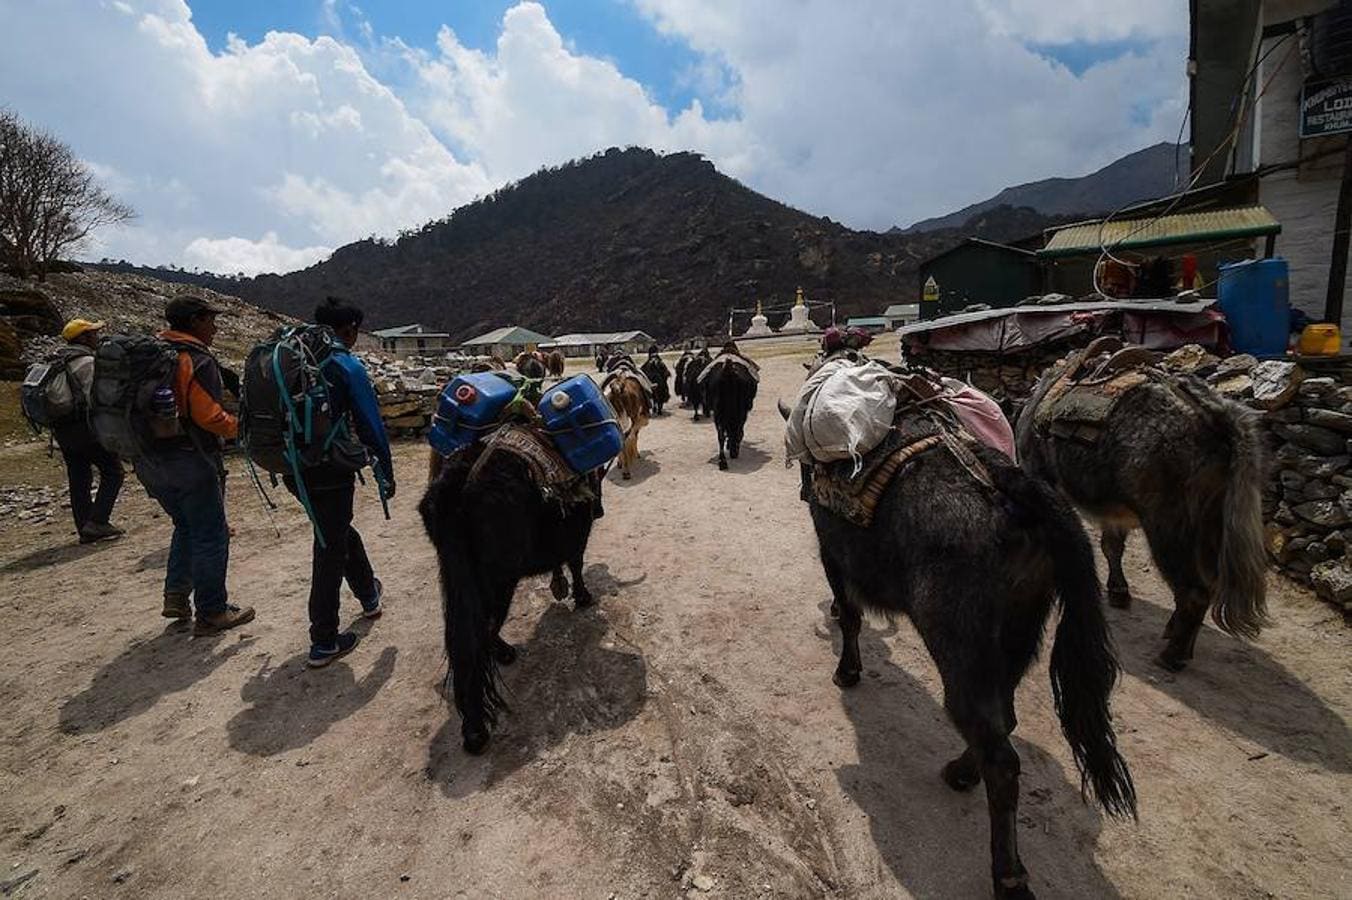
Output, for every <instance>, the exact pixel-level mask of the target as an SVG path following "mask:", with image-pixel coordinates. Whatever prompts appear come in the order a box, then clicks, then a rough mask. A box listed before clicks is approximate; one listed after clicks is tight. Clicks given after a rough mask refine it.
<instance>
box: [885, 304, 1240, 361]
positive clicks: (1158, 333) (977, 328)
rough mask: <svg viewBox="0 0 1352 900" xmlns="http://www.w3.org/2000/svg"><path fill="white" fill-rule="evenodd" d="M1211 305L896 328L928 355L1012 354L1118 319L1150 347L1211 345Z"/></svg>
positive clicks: (1057, 309)
mask: <svg viewBox="0 0 1352 900" xmlns="http://www.w3.org/2000/svg"><path fill="white" fill-rule="evenodd" d="M1215 302H1216V301H1215V300H1210V299H1204V300H1198V301H1195V302H1191V303H1178V302H1175V301H1166V300H1158V301H1148V300H1147V301H1102V302H1088V303H1064V304H1057V305H1054V306H1016V307H1012V308H1009V309H990V310H982V311H981V312H975V313H962V314H959V315H956V316H946V317H944V318H942V319H932V320H930V321H928V322H920V323H917V324H915V325H908V326H906V327H904V328H899V329H897V333H898V334H899V335H901V340H902V343H903V344H904V345H905V346H908V347H917V348H921V349H927V350H946V351H959V352H984V353H1016V352H1019V351H1023V350H1028V349H1030V348H1032V347H1037V346H1040V345H1042V344H1048V343H1051V342H1053V341H1057V340H1061V339H1063V338H1068V337H1070V336H1072V335H1074V334H1077V333H1079V332H1082V331H1089V330H1095V329H1097V327H1098V325H1099V323H1100V322H1101V321H1102V320H1103V318H1104V317H1105V316H1107V315H1109V314H1112V313H1120V314H1122V326H1123V327H1122V330H1123V333H1124V334H1126V335H1129V336H1130V339H1131V340H1132V341H1133V342H1135V343H1139V344H1142V345H1144V346H1147V347H1151V348H1155V349H1158V348H1170V349H1172V348H1173V347H1176V346H1180V344H1179V343H1177V342H1176V339H1177V338H1178V336H1179V335H1188V336H1190V340H1184V341H1182V343H1189V342H1192V343H1200V344H1202V345H1203V346H1214V345H1215V343H1216V339H1217V337H1218V325H1217V323H1218V322H1219V320H1220V319H1221V316H1220V314H1219V313H1218V312H1215V311H1213V310H1212V306H1213V305H1214V304H1215Z"/></svg>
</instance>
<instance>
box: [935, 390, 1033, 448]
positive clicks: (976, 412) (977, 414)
mask: <svg viewBox="0 0 1352 900" xmlns="http://www.w3.org/2000/svg"><path fill="white" fill-rule="evenodd" d="M944 388H945V389H946V390H945V391H944V400H945V401H946V402H947V403H948V405H949V407H951V408H952V410H953V413H954V414H955V415H956V416H957V417H958V418H959V419H960V420H961V421H962V424H963V427H964V428H966V429H967V430H968V431H970V432H971V433H972V436H973V437H975V438H976V439H977V440H979V441H980V442H981V443H983V444H985V445H986V446H987V447H990V448H991V449H992V450H999V451H1000V452H1001V453H1003V454H1004V455H1005V456H1008V457H1009V459H1010V461H1011V462H1015V461H1016V460H1015V458H1014V429H1013V428H1011V427H1010V425H1009V420H1008V419H1006V418H1005V414H1004V412H1003V411H1002V410H1001V409H1000V404H998V403H996V402H995V401H994V400H992V399H991V397H990V396H989V395H988V394H984V393H982V392H981V391H978V390H977V389H976V388H974V387H972V386H971V385H970V384H966V383H964V382H961V381H958V380H957V379H956V378H945V379H944Z"/></svg>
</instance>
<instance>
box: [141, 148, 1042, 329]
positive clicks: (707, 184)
mask: <svg viewBox="0 0 1352 900" xmlns="http://www.w3.org/2000/svg"><path fill="white" fill-rule="evenodd" d="M1047 221H1048V220H1047V218H1046V217H1044V216H1041V215H1039V214H1038V213H1036V212H1034V211H1031V210H1012V209H1004V208H1001V209H992V210H986V211H983V213H982V215H981V217H980V220H979V221H978V222H976V223H975V224H973V226H972V229H973V230H972V231H970V232H967V231H964V230H963V229H951V230H945V231H939V232H933V233H926V234H922V235H897V234H877V233H873V232H861V231H852V230H851V229H849V228H846V227H845V226H843V225H841V224H839V223H837V222H833V221H831V220H830V219H826V218H818V217H815V216H811V215H808V214H807V213H804V212H801V211H799V210H796V209H793V208H791V207H788V206H785V205H784V204H782V203H778V202H776V201H774V200H771V199H769V198H767V197H763V196H761V195H760V194H757V193H756V192H754V191H752V190H750V189H748V188H746V187H744V186H743V185H741V184H739V183H738V182H736V181H734V180H733V179H731V178H728V177H727V176H724V175H722V174H720V173H719V172H718V171H717V170H716V169H715V168H714V166H713V165H712V164H711V163H709V162H707V161H706V160H704V159H703V158H701V157H700V156H698V155H696V154H692V153H675V154H671V155H667V156H662V155H659V154H657V153H654V152H652V151H650V150H642V149H629V150H618V149H611V150H608V151H606V152H605V153H602V154H598V155H597V156H594V157H591V158H589V159H585V160H579V161H576V162H573V163H570V164H567V165H564V166H562V167H559V168H556V169H550V170H547V171H542V172H539V173H537V174H535V175H532V176H530V177H529V178H526V179H524V180H522V181H521V182H519V183H517V184H514V185H510V186H508V187H505V188H503V189H502V190H500V191H497V192H495V193H494V194H492V195H491V196H489V197H486V198H484V199H483V200H480V201H478V202H476V203H473V204H470V205H468V206H465V207H462V208H460V209H457V210H456V211H455V212H453V213H452V214H451V215H450V216H448V217H447V218H445V219H442V220H439V221H435V222H429V223H428V224H426V225H424V226H423V227H422V228H420V229H417V230H415V231H410V232H406V233H405V234H404V235H403V236H401V237H400V238H399V239H398V240H397V241H394V242H383V241H378V240H364V241H358V242H356V243H353V244H348V245H347V246H345V247H342V248H340V249H339V250H338V251H336V252H335V253H334V254H333V256H332V257H331V258H330V259H328V260H325V261H324V262H321V263H318V264H316V265H314V266H311V267H310V268H308V269H304V270H301V271H298V272H292V273H290V274H287V275H263V276H259V277H257V278H251V279H243V280H234V279H212V278H211V277H209V276H201V275H195V274H191V273H182V272H171V273H159V272H157V273H156V274H157V275H161V276H162V277H166V278H174V279H180V280H187V281H194V280H195V281H200V282H202V283H206V284H210V285H211V286H212V287H214V288H216V289H217V290H220V291H224V292H229V293H233V294H236V295H238V296H240V297H243V298H245V299H247V300H250V301H252V302H255V303H258V304H260V305H262V306H266V307H268V308H271V309H276V310H280V311H283V312H286V313H290V314H293V315H298V316H303V315H306V314H308V312H309V310H311V309H313V307H314V305H315V303H316V302H317V301H319V300H321V299H323V297H324V296H325V295H327V294H342V295H344V296H348V297H351V298H353V299H355V300H357V301H359V302H360V303H361V304H362V305H363V306H364V307H365V308H366V310H367V312H368V320H367V324H368V326H370V327H373V328H379V327H383V326H391V325H400V324H405V323H409V322H423V323H425V324H427V325H431V326H435V327H438V328H441V329H444V330H446V331H449V332H451V333H452V334H454V335H456V336H458V337H462V338H463V337H468V336H471V335H473V334H476V333H479V332H482V331H487V330H489V329H491V328H495V327H498V326H500V325H505V324H509V323H510V324H521V325H525V326H527V327H530V328H533V329H536V330H538V331H543V332H547V333H560V332H566V331H620V330H627V329H643V330H645V331H648V332H650V333H651V334H653V335H655V336H657V337H659V338H662V339H666V340H672V339H676V338H681V337H686V336H689V335H696V334H716V333H718V332H720V331H722V330H723V329H725V328H726V327H727V311H728V308H729V307H733V306H741V307H746V306H750V305H752V304H754V302H755V301H756V300H757V299H761V300H764V301H767V303H780V304H783V303H788V302H789V301H790V300H791V299H792V298H793V295H794V289H795V288H796V287H798V286H800V285H801V286H802V287H803V289H804V290H805V291H806V292H807V294H808V296H809V297H810V298H812V299H814V300H835V301H836V303H837V308H838V312H839V313H840V314H842V315H850V314H860V313H866V314H877V313H878V312H881V310H882V309H883V308H884V307H885V306H887V305H888V304H890V303H898V302H909V301H911V300H912V299H913V298H914V297H915V295H916V292H917V289H918V288H917V283H916V278H915V273H916V269H917V266H918V263H919V262H920V261H921V260H924V259H926V258H927V257H929V256H931V255H933V254H934V253H937V252H939V251H941V250H944V249H947V247H949V246H951V245H952V244H953V243H954V242H956V241H957V240H959V239H960V237H962V236H963V234H964V233H976V234H979V235H981V236H984V237H988V238H992V239H995V240H1001V239H1010V238H1014V237H1024V236H1026V235H1027V234H1028V233H1029V232H1030V231H1031V232H1033V233H1036V231H1037V230H1038V229H1040V228H1041V227H1043V226H1044V225H1045V224H1046V223H1047ZM141 271H145V270H141ZM772 324H775V323H772ZM743 327H744V326H743Z"/></svg>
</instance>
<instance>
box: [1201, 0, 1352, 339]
mask: <svg viewBox="0 0 1352 900" xmlns="http://www.w3.org/2000/svg"><path fill="white" fill-rule="evenodd" d="M1188 69H1189V74H1190V76H1191V101H1192V102H1191V108H1192V118H1191V121H1192V134H1191V143H1192V151H1191V152H1192V160H1191V169H1192V172H1193V173H1194V177H1196V178H1197V182H1198V183H1200V184H1206V183H1209V182H1214V181H1218V180H1221V179H1234V178H1236V177H1243V176H1246V175H1247V176H1249V177H1251V178H1253V179H1255V180H1256V181H1257V199H1258V201H1259V202H1261V204H1262V205H1263V207H1265V208H1266V209H1267V210H1270V211H1271V213H1272V215H1273V217H1275V219H1276V220H1277V221H1278V222H1280V223H1281V238H1280V240H1279V241H1278V242H1277V254H1278V255H1279V256H1282V257H1283V258H1285V259H1286V260H1287V262H1288V264H1289V267H1290V274H1289V278H1290V280H1289V285H1290V297H1291V303H1292V305H1293V306H1295V307H1296V308H1298V309H1301V310H1303V311H1304V312H1306V313H1307V314H1309V316H1310V317H1311V318H1313V319H1317V320H1318V319H1322V320H1326V321H1334V322H1339V323H1340V324H1341V326H1342V330H1343V336H1344V338H1346V337H1347V335H1348V330H1349V325H1350V324H1352V319H1350V318H1349V316H1348V314H1347V312H1346V310H1345V307H1344V304H1343V297H1344V294H1345V291H1346V289H1347V283H1348V277H1347V268H1346V259H1347V244H1348V232H1347V227H1348V220H1347V219H1348V216H1349V215H1352V2H1349V0H1342V2H1333V0H1194V2H1193V3H1192V58H1191V59H1190V60H1189V63H1188ZM1236 129H1238V132H1237V135H1236V136H1235V137H1234V139H1233V141H1232V135H1234V134H1235V133H1236ZM1340 193H1341V195H1342V198H1343V199H1342V207H1343V208H1342V209H1341V210H1340V209H1339V196H1340ZM1340 213H1341V221H1339V222H1335V220H1337V219H1339V217H1340ZM1331 275H1332V277H1330V276H1331ZM1344 346H1346V344H1344Z"/></svg>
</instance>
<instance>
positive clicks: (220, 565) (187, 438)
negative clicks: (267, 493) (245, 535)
mask: <svg viewBox="0 0 1352 900" xmlns="http://www.w3.org/2000/svg"><path fill="white" fill-rule="evenodd" d="M220 312H221V310H219V309H216V308H214V307H212V306H211V305H209V304H208V303H207V302H206V301H205V300H202V299H200V298H198V297H176V298H175V299H173V300H171V301H169V303H168V305H167V306H166V307H165V310H164V317H165V319H167V320H168V322H169V328H168V330H166V331H163V332H161V333H160V335H159V336H160V338H161V339H162V340H165V341H168V342H170V343H171V344H173V345H174V346H175V347H176V348H177V349H178V369H177V371H176V372H175V373H174V384H173V387H174V398H175V400H176V401H177V403H178V414H179V419H180V421H181V422H182V425H183V431H184V433H183V435H182V437H181V438H179V439H176V440H172V441H168V442H161V443H160V445H159V446H157V447H156V449H155V452H154V453H153V454H151V455H148V456H147V457H146V458H145V459H143V460H141V461H139V462H137V464H136V477H137V478H139V479H140V480H141V484H143V485H144V486H145V489H146V491H147V493H149V494H150V496H152V497H154V498H155V500H157V501H158V502H159V504H160V506H162V507H163V508H164V511H165V513H167V514H168V515H169V518H170V519H171V520H173V523H174V536H173V540H172V541H171V542H170V545H169V562H168V565H167V567H166V573H165V578H164V616H165V617H166V618H170V619H187V618H189V617H190V616H192V615H193V612H194V608H195V611H196V621H195V623H194V624H193V634H195V635H207V634H215V633H217V632H219V631H224V630H226V629H227V628H234V627H235V626H237V625H243V624H244V623H245V622H249V621H252V620H253V617H254V611H253V608H252V607H247V606H246V607H243V608H241V607H238V606H233V605H231V604H230V603H229V602H228V598H227V593H226V588H225V571H226V566H227V564H228V562H229V559H230V532H229V528H228V526H227V525H226V522H225V495H224V493H223V491H222V487H221V486H222V479H223V477H224V475H225V464H224V461H223V460H222V458H221V448H222V444H223V441H225V440H228V439H233V438H234V437H235V435H236V433H237V432H238V430H239V423H238V421H237V420H236V419H235V417H234V416H232V415H231V414H230V413H229V412H227V411H226V410H225V408H224V407H223V406H221V397H222V391H223V386H222V382H221V368H220V365H219V364H218V363H217V362H216V358H215V357H214V356H212V355H211V351H210V349H209V348H210V347H211V342H212V339H213V338H214V337H215V336H216V316H217V315H219V314H220ZM190 596H191V598H192V606H189V602H188V601H189V597H190Z"/></svg>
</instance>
